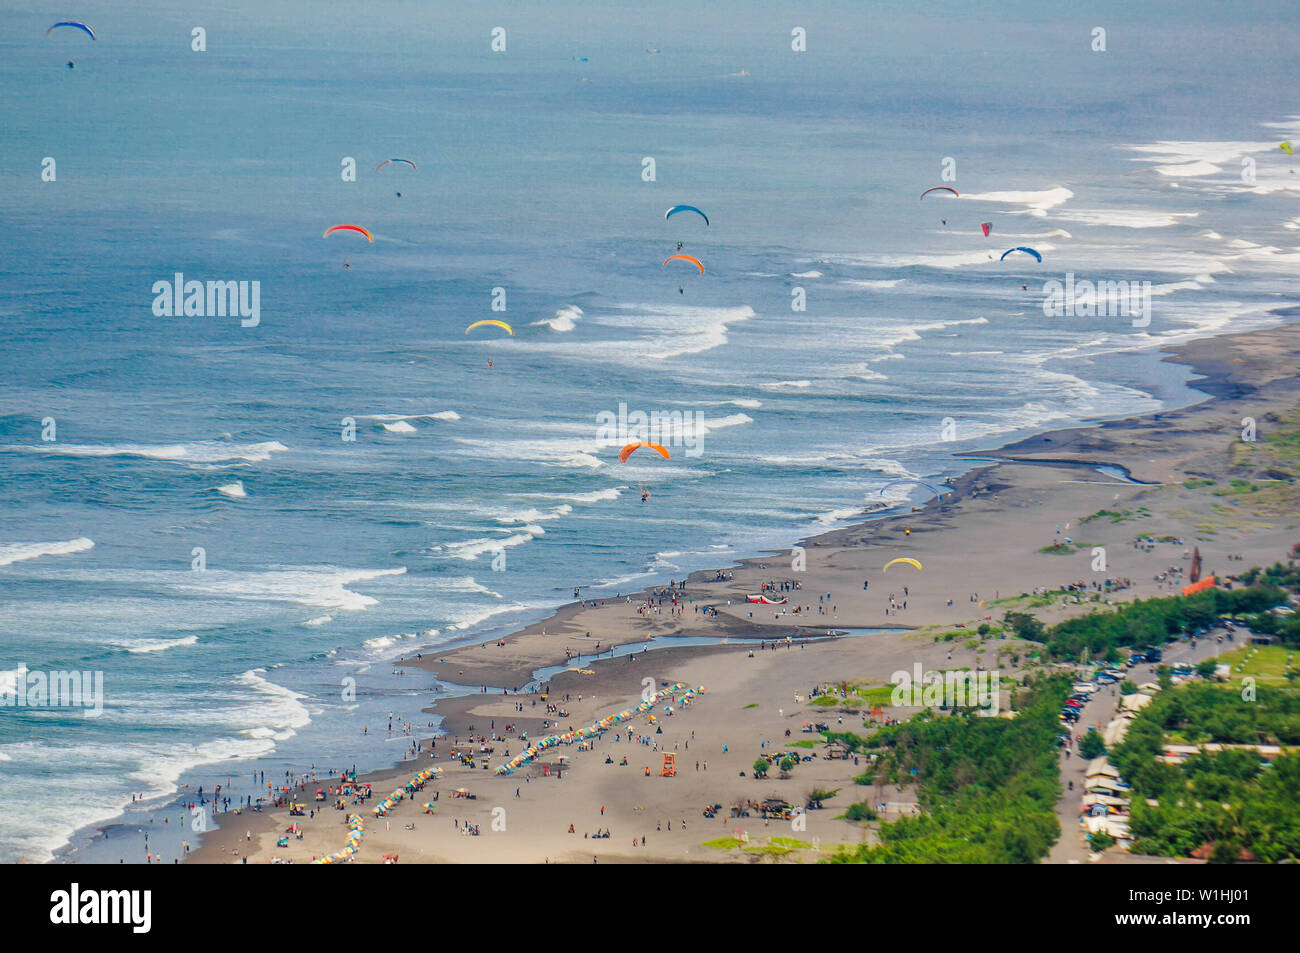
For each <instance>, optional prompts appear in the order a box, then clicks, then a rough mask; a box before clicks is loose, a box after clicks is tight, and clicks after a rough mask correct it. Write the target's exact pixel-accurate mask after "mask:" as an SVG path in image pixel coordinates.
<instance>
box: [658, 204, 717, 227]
mask: <svg viewBox="0 0 1300 953" xmlns="http://www.w3.org/2000/svg"><path fill="white" fill-rule="evenodd" d="M678 212H694V213H695V214H696V215H698V216H699V217H700V218H702V219H704V224H705V225H708V224H709V216H707V215H705V214H704V213H703V212H701V211H700V210H699V209H697V208H696V207H695V206H694V205H674V206H673V207H672V208H670V209H669V210H668V211H666V212H664V218H665V219H669V218H672V217H673V216H674V215H676V214H677V213H678Z"/></svg>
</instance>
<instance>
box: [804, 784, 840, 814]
mask: <svg viewBox="0 0 1300 953" xmlns="http://www.w3.org/2000/svg"><path fill="white" fill-rule="evenodd" d="M839 793H840V789H839V788H813V789H812V790H811V791H809V792H808V796H807V797H806V798H805V799H804V800H805V802H806V804H805V806H806V807H808V808H809V809H811V810H814V811H815V810H819V809H820V808H821V806H822V801H829V800H830V799H831V798H833V797H834V796H835V795H837V794H839Z"/></svg>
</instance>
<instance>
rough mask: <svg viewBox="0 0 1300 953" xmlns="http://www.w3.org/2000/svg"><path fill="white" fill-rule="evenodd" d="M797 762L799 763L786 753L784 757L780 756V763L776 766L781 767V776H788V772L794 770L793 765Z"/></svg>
mask: <svg viewBox="0 0 1300 953" xmlns="http://www.w3.org/2000/svg"><path fill="white" fill-rule="evenodd" d="M798 763H799V762H798V761H796V760H794V758H792V757H790V756H789V755H786V756H785V757H784V758H782V759H781V763H780V765H778V767H779V768H780V769H781V777H783V778H788V777H789V776H790V772H791V771H793V770H794V768H795V765H797V764H798Z"/></svg>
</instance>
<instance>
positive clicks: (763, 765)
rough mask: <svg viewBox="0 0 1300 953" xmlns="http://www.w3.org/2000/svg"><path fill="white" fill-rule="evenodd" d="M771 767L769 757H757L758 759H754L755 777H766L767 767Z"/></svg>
mask: <svg viewBox="0 0 1300 953" xmlns="http://www.w3.org/2000/svg"><path fill="white" fill-rule="evenodd" d="M770 767H771V765H770V764H768V763H767V759H766V758H758V759H756V760H755V761H754V777H756V778H765V777H767V769H768V768H770Z"/></svg>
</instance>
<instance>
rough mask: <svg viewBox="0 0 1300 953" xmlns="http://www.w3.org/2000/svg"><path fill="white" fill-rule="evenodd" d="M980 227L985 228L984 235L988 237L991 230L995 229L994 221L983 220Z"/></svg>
mask: <svg viewBox="0 0 1300 953" xmlns="http://www.w3.org/2000/svg"><path fill="white" fill-rule="evenodd" d="M980 228H982V229H984V237H985V238H988V237H989V232H991V231H993V223H992V222H981V223H980Z"/></svg>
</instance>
